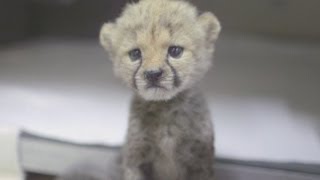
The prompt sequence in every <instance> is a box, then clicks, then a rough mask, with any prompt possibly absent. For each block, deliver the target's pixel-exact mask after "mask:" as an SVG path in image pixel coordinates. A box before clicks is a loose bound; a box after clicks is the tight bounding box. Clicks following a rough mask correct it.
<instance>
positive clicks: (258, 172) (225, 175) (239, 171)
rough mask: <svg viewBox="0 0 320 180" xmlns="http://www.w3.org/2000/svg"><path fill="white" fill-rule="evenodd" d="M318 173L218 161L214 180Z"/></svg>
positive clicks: (35, 178) (293, 179)
mask: <svg viewBox="0 0 320 180" xmlns="http://www.w3.org/2000/svg"><path fill="white" fill-rule="evenodd" d="M54 178H55V177H54V176H50V175H43V174H38V173H28V175H27V180H54ZM319 179H320V175H319V174H318V175H317V174H312V173H301V172H294V171H286V170H280V169H275V168H262V167H257V166H248V165H240V164H232V163H222V162H219V163H217V165H216V180H319Z"/></svg>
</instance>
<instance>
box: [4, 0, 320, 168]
mask: <svg viewBox="0 0 320 180" xmlns="http://www.w3.org/2000/svg"><path fill="white" fill-rule="evenodd" d="M127 2H129V1H126V0H93V1H88V0H2V1H1V2H0V126H1V125H3V126H4V125H9V126H14V127H17V128H22V129H23V130H24V131H26V132H28V133H32V134H36V135H37V136H41V137H42V136H43V137H49V138H52V139H59V140H63V141H68V142H73V143H86V144H103V145H112V146H113V145H121V144H122V143H123V140H124V136H125V132H126V127H127V116H128V107H129V101H130V97H131V92H130V91H129V89H127V88H126V87H124V86H123V85H122V84H121V83H120V82H119V81H118V80H117V79H116V78H114V76H113V72H112V64H111V62H110V61H109V60H108V57H107V55H106V53H105V52H104V50H103V49H102V48H101V47H100V45H99V42H98V33H99V29H100V27H101V25H102V24H103V23H104V22H107V21H111V20H113V19H114V18H116V17H117V16H118V15H119V14H120V12H121V10H122V8H123V7H124V5H125V3H127ZM191 2H192V3H193V4H195V5H197V6H198V7H199V9H200V11H201V12H204V11H212V12H214V13H215V14H216V15H217V17H218V18H219V19H220V21H221V24H222V26H223V32H222V34H221V38H220V39H219V40H218V43H217V49H216V55H215V59H214V67H213V69H212V71H210V72H209V73H208V75H207V76H206V78H205V79H204V80H203V83H202V89H203V90H204V92H205V93H206V95H207V99H208V101H209V104H210V108H211V110H212V116H213V119H214V124H215V130H216V150H217V156H218V157H219V158H221V159H233V160H243V161H255V162H256V161H259V162H276V163H299V164H304V165H307V164H312V165H320V95H319V93H320V21H319V18H320V11H319V8H320V1H318V0H304V1H301V0H241V1H236V0H197V1H196V0H191ZM132 18H134V17H132ZM318 167H319V166H318ZM317 172H319V173H320V170H319V169H318V171H317Z"/></svg>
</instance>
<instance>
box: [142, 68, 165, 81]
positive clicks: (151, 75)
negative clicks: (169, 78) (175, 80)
mask: <svg viewBox="0 0 320 180" xmlns="http://www.w3.org/2000/svg"><path fill="white" fill-rule="evenodd" d="M162 74H163V70H162V69H159V70H153V71H145V72H144V77H145V78H146V79H147V80H148V81H149V82H157V81H159V79H160V78H161V76H162Z"/></svg>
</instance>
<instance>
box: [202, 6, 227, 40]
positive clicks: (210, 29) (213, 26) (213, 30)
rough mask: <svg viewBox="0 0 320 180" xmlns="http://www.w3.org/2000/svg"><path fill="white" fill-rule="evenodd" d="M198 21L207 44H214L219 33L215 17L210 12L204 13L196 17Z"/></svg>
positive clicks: (219, 27) (218, 23) (218, 24)
mask: <svg viewBox="0 0 320 180" xmlns="http://www.w3.org/2000/svg"><path fill="white" fill-rule="evenodd" d="M198 21H199V23H200V25H201V26H202V28H203V29H204V30H205V32H206V38H207V40H208V41H209V43H214V42H215V41H216V40H217V39H218V36H219V33H220V31H221V25H220V22H219V20H218V19H217V17H216V16H215V15H213V14H212V13H211V12H205V13H203V14H201V15H200V16H199V17H198Z"/></svg>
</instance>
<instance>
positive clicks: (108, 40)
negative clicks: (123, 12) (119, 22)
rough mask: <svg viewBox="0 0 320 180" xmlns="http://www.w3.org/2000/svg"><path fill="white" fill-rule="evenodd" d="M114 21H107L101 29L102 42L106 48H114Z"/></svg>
mask: <svg viewBox="0 0 320 180" xmlns="http://www.w3.org/2000/svg"><path fill="white" fill-rule="evenodd" d="M114 28H115V27H114V24H113V23H105V24H103V26H102V27H101V30H100V35H99V36H100V37H99V38H100V44H101V45H102V46H103V47H104V48H105V49H106V50H110V49H111V48H112V34H113V32H114Z"/></svg>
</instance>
